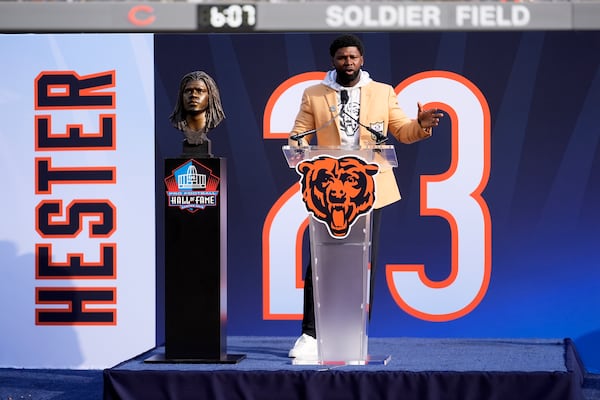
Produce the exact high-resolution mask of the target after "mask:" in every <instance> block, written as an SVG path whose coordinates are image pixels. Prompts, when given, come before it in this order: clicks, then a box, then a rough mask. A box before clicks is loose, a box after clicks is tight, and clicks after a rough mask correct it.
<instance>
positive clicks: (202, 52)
mask: <svg viewBox="0 0 600 400" xmlns="http://www.w3.org/2000/svg"><path fill="white" fill-rule="evenodd" d="M335 36H336V35H335V34H332V33H287V34H284V33H281V34H280V33H277V34H189V35H168V34H165V35H156V36H155V78H156V91H155V96H156V144H157V168H158V171H162V161H161V160H162V158H164V157H166V156H176V155H178V154H179V152H180V143H179V140H180V136H178V135H179V134H178V132H176V131H175V130H174V129H173V128H171V127H170V126H169V122H168V115H169V113H170V112H171V110H172V109H173V106H174V101H175V96H176V94H177V87H178V84H179V80H180V78H181V77H182V76H183V75H184V74H185V73H187V72H189V71H193V70H204V71H206V72H208V73H209V74H210V75H211V76H213V78H215V80H216V81H217V84H218V86H219V88H220V90H221V96H222V100H223V105H224V108H225V112H226V114H227V119H226V120H225V121H224V122H223V124H222V125H221V126H219V127H218V128H217V129H215V130H214V131H213V132H211V133H210V138H211V140H212V141H213V152H214V153H215V154H216V155H218V156H222V157H225V158H227V162H228V166H229V169H228V178H229V179H228V183H229V184H228V193H229V196H228V197H229V263H228V267H229V274H228V285H229V286H228V294H229V296H228V297H229V300H228V316H229V320H228V331H229V332H230V333H231V334H236V335H295V334H296V333H298V332H299V322H298V321H263V320H262V290H263V288H262V265H261V263H262V244H261V236H262V228H263V222H264V219H265V217H266V215H267V213H268V212H269V210H270V208H271V206H272V205H273V203H274V202H275V201H276V200H277V198H278V197H279V196H280V195H281V194H282V193H283V192H284V191H285V190H286V189H287V188H288V187H289V186H290V185H291V184H292V183H293V182H295V181H296V180H297V177H296V174H295V172H294V171H292V170H290V169H289V168H287V166H286V164H285V160H284V158H283V156H282V154H281V150H280V148H281V145H283V144H284V143H285V141H284V140H263V138H262V120H263V113H264V109H265V105H266V103H267V101H268V99H269V96H270V95H271V94H272V92H273V91H274V90H275V88H276V87H277V86H278V85H279V84H281V83H282V82H283V81H285V80H286V79H288V78H289V77H291V76H293V75H296V74H299V73H303V72H308V71H315V70H320V71H325V70H327V69H329V68H330V67H331V60H330V57H329V54H328V46H329V43H330V41H331V40H332V39H333V38H334V37H335ZM360 37H361V38H362V39H363V40H364V43H365V46H366V54H365V58H366V59H365V69H366V70H367V71H369V73H370V74H371V75H372V76H373V78H374V79H376V80H379V81H382V82H386V83H389V84H391V85H392V86H396V85H397V84H398V83H400V82H401V81H402V80H404V79H405V78H407V77H409V76H411V75H413V74H416V73H419V72H422V71H426V70H445V71H450V72H454V73H458V74H460V75H463V76H464V77H466V78H467V79H468V80H470V81H471V82H473V83H474V84H475V85H476V86H477V87H478V88H479V89H480V90H481V92H482V93H483V95H484V96H485V98H486V100H487V102H488V104H489V107H490V112H491V123H492V137H491V140H492V143H491V152H492V162H491V174H490V179H489V182H488V185H487V187H486V189H485V191H484V193H483V196H484V198H485V200H486V201H487V203H488V206H489V209H490V213H491V216H492V243H493V251H492V275H491V281H490V285H489V288H488V291H487V293H486V296H485V297H484V299H483V301H482V302H481V303H480V304H479V306H478V307H477V308H476V309H475V310H473V311H472V312H471V313H470V314H468V315H467V316H465V317H463V318H460V319H457V320H454V321H449V322H445V323H433V322H428V321H423V320H419V319H417V318H414V317H412V316H410V315H408V314H406V313H405V312H404V311H402V310H401V309H400V308H399V307H398V306H397V305H396V304H395V302H394V300H393V298H392V296H391V295H390V293H389V291H388V290H387V287H386V281H385V268H384V263H425V264H426V265H427V274H428V276H429V277H430V278H431V279H434V280H435V279H445V278H446V277H447V275H448V272H449V268H450V262H449V257H450V243H449V227H448V224H447V222H446V221H443V220H441V219H440V218H423V217H421V216H419V201H420V199H419V176H420V175H424V174H439V173H442V172H443V171H445V170H446V169H447V168H448V166H449V164H450V154H449V149H450V135H449V132H450V125H449V122H450V121H449V120H448V119H446V120H444V121H443V123H442V125H441V126H440V127H439V128H437V129H436V130H435V134H434V136H433V137H432V138H431V139H429V140H427V141H425V142H422V143H419V144H417V145H410V146H406V145H400V144H396V143H393V144H396V151H397V155H398V158H399V161H400V167H399V168H398V169H397V171H396V176H397V180H398V182H399V185H400V188H401V191H402V193H403V200H402V201H400V202H398V203H396V204H394V205H392V206H390V207H388V208H387V209H386V210H385V213H384V221H383V226H382V237H383V239H382V243H381V246H380V249H381V254H380V257H379V260H380V266H379V268H378V276H377V291H376V293H375V296H376V300H375V304H376V309H377V310H376V311H375V313H374V319H373V320H372V322H371V325H370V333H371V335H374V336H423V337H445V336H458V337H460V336H463V337H464V336H468V337H573V338H574V339H575V342H576V344H577V347H578V349H579V350H580V351H581V353H582V356H583V359H584V362H586V366H588V368H589V367H590V366H595V367H596V368H600V356H597V355H596V354H600V351H599V350H600V349H599V348H598V347H599V346H600V345H599V344H598V343H600V340H599V339H600V338H599V337H600V322H599V320H598V318H597V316H593V315H592V314H594V315H595V314H597V313H595V312H594V311H592V310H597V309H599V308H600V291H598V289H597V288H598V282H599V281H600V270H599V269H598V268H597V266H598V265H599V264H600V255H599V252H598V250H597V244H598V239H599V238H600V207H599V206H598V204H600V186H599V185H598V184H597V183H598V182H600V150H599V138H600V134H599V128H598V126H597V124H596V119H597V118H596V114H597V113H595V108H596V107H597V104H600V102H599V100H600V99H599V98H598V97H599V96H600V88H599V84H600V83H599V78H598V75H599V68H598V67H599V63H600V51H599V50H600V32H573V31H556V32H554V31H552V32H419V33H417V32H403V33H364V34H360ZM415 109H416V104H415ZM406 111H407V113H409V114H413V115H414V113H415V110H406ZM162 185H163V184H162V179H161V178H160V177H159V178H158V179H157V196H158V197H157V198H158V199H159V200H160V199H161V198H162V197H161V196H163V189H162ZM160 204H161V203H160V201H159V205H160ZM160 208H161V207H158V210H157V213H158V216H159V219H158V221H159V222H160V221H161V219H160V216H161V210H160ZM161 229H162V227H161V226H159V227H158V231H159V232H158V240H159V254H158V256H157V259H158V268H159V272H158V277H159V279H158V280H159V283H158V285H159V291H160V285H161V282H160V279H161V276H162V275H161V274H162V272H161V271H160V268H162V266H161V257H162V254H160V251H161V249H160V243H161V241H160V240H161ZM158 295H159V302H158V303H159V304H158V311H157V313H158V320H159V327H158V328H157V332H158V333H159V341H160V338H161V331H162V329H163V328H164V327H162V326H160V323H161V321H162V319H161V313H162V312H163V311H162V304H161V301H162V299H161V298H160V296H161V293H158Z"/></svg>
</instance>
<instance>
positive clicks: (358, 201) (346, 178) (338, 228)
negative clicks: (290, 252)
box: [296, 156, 379, 239]
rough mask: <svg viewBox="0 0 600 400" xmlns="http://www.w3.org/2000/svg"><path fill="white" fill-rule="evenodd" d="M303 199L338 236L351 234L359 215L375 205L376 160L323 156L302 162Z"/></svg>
mask: <svg viewBox="0 0 600 400" xmlns="http://www.w3.org/2000/svg"><path fill="white" fill-rule="evenodd" d="M296 170H297V171H298V173H299V174H300V175H301V178H300V185H301V187H302V188H301V189H302V200H303V201H304V204H305V205H306V209H307V210H308V211H309V212H310V213H312V214H313V216H314V217H315V218H316V219H318V220H320V221H321V222H323V223H324V224H325V225H326V226H327V228H328V229H329V233H330V235H331V236H332V237H334V238H336V239H343V238H345V237H346V236H348V233H349V232H350V228H351V227H352V225H353V224H354V222H355V221H356V219H357V218H358V217H359V216H360V215H362V214H365V213H367V212H369V211H370V210H371V208H373V203H375V180H374V179H373V176H374V175H375V174H376V173H377V172H379V166H378V165H377V164H368V163H367V162H365V161H364V160H362V159H360V158H358V157H354V156H346V157H342V158H333V157H330V156H320V157H318V158H314V159H312V160H305V161H302V162H301V163H299V164H298V165H297V167H296Z"/></svg>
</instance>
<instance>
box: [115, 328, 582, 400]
mask: <svg viewBox="0 0 600 400" xmlns="http://www.w3.org/2000/svg"><path fill="white" fill-rule="evenodd" d="M294 340H295V338H293V337H263V336H244V337H236V336H233V337H229V338H228V344H227V349H228V353H229V354H244V355H245V356H246V357H245V358H244V359H243V360H242V361H240V362H239V363H236V364H196V363H173V364H171V363H148V362H145V360H147V359H148V358H150V357H152V356H156V355H157V354H159V355H160V354H163V353H164V348H161V347H159V348H155V349H152V350H150V351H148V352H147V353H144V354H141V355H139V356H137V357H135V358H133V359H131V360H127V361H125V362H123V363H121V364H119V365H117V366H115V367H113V368H110V369H106V370H104V399H105V400H112V399H122V400H129V399H136V400H137V399H145V400H146V399H148V400H149V399H177V400H185V399H210V400H220V399H223V400H235V399H256V400H268V399H277V400H287V399H290V400H292V399H323V400H336V399H340V400H350V399H377V400H380V399H409V400H412V399H414V400H427V399H431V400H434V399H435V400H445V399H448V400H451V399H456V400H470V399H473V400H484V399H498V400H500V399H502V400H504V399H519V400H528V399H531V400H540V399H544V400H552V399H557V400H559V399H560V400H569V399H573V400H581V399H584V396H583V391H582V383H583V377H584V375H585V371H584V368H583V366H582V364H581V362H580V360H579V358H578V356H577V352H576V350H575V347H574V345H573V343H572V341H571V340H570V339H429V338H428V339H425V338H369V354H372V355H375V354H377V355H390V356H391V359H390V361H389V362H388V363H387V364H386V365H383V364H375V365H371V364H368V365H358V366H319V365H293V364H292V363H291V360H290V359H289V358H288V357H287V352H288V350H289V348H290V347H291V346H292V344H293V342H294Z"/></svg>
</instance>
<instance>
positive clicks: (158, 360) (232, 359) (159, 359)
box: [144, 353, 246, 364]
mask: <svg viewBox="0 0 600 400" xmlns="http://www.w3.org/2000/svg"><path fill="white" fill-rule="evenodd" d="M244 358H246V355H245V354H227V355H225V356H223V357H221V358H216V359H215V358H167V356H166V355H165V353H157V354H154V355H153V356H151V357H148V358H146V359H145V360H144V362H145V363H153V364H237V363H239V362H240V361H242V360H243V359H244Z"/></svg>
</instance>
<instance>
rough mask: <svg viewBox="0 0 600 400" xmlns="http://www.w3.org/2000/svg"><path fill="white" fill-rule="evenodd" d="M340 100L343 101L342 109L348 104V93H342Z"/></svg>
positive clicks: (343, 91) (345, 91)
mask: <svg viewBox="0 0 600 400" xmlns="http://www.w3.org/2000/svg"><path fill="white" fill-rule="evenodd" d="M340 99H341V100H342V108H343V107H344V106H345V105H346V103H348V91H347V90H342V91H340Z"/></svg>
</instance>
